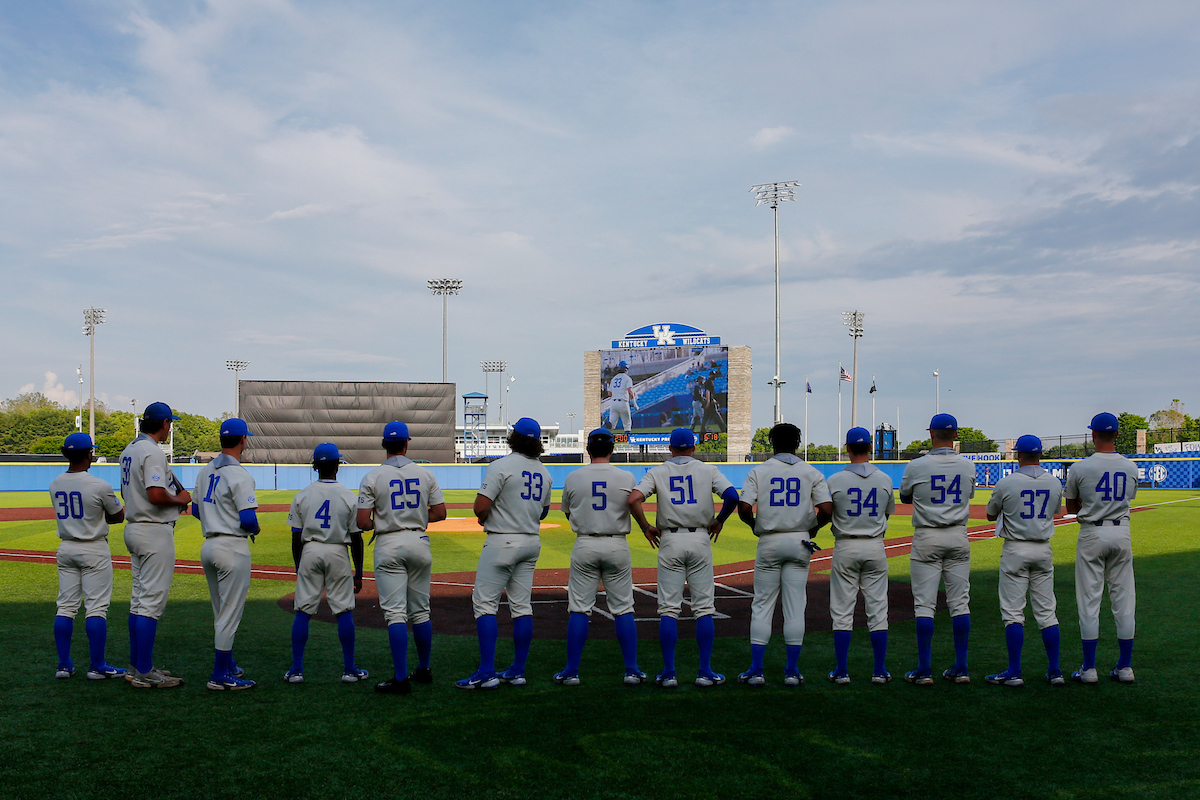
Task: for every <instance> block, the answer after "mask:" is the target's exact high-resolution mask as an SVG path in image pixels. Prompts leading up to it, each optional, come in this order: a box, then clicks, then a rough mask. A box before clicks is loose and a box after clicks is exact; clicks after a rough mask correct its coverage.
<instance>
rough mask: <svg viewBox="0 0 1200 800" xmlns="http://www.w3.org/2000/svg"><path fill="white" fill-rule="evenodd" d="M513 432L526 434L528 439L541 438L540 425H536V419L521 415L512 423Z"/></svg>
mask: <svg viewBox="0 0 1200 800" xmlns="http://www.w3.org/2000/svg"><path fill="white" fill-rule="evenodd" d="M513 433H519V434H521V435H522V436H528V437H529V438H530V439H540V438H542V426H541V425H538V423H537V420H536V419H530V418H529V417H521V418H520V419H519V420H517V421H516V422H514V423H513Z"/></svg>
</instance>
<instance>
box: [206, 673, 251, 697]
mask: <svg viewBox="0 0 1200 800" xmlns="http://www.w3.org/2000/svg"><path fill="white" fill-rule="evenodd" d="M206 686H208V688H209V689H212V690H213V691H214V692H238V691H241V690H242V689H253V688H254V681H248V680H245V679H243V678H235V677H234V676H233V673H231V672H226V673H225V674H224V675H221V676H220V677H217V676H215V675H214V676H213V677H210V678H209V679H208V683H207V684H206Z"/></svg>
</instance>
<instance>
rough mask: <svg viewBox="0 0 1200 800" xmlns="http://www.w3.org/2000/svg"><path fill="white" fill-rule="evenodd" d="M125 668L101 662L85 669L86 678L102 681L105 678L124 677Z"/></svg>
mask: <svg viewBox="0 0 1200 800" xmlns="http://www.w3.org/2000/svg"><path fill="white" fill-rule="evenodd" d="M124 677H125V670H123V669H121V668H120V667H114V666H111V665H109V664H102V665H100V666H99V667H92V668H91V669H89V670H88V671H87V679H88V680H89V681H102V680H105V679H106V678H124Z"/></svg>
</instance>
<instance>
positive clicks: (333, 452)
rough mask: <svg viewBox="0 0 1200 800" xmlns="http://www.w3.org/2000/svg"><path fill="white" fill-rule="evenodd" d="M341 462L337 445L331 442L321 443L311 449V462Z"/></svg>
mask: <svg viewBox="0 0 1200 800" xmlns="http://www.w3.org/2000/svg"><path fill="white" fill-rule="evenodd" d="M341 460H342V454H341V453H339V452H338V449H337V445H336V444H334V443H333V442H322V443H321V444H319V445H317V446H316V447H314V448H313V461H324V462H327V461H332V462H335V463H336V462H338V461H341Z"/></svg>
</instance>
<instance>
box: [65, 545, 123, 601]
mask: <svg viewBox="0 0 1200 800" xmlns="http://www.w3.org/2000/svg"><path fill="white" fill-rule="evenodd" d="M56 561H57V563H58V616H60V617H71V618H72V619H74V617H75V615H76V614H78V613H79V606H80V604H81V603H82V605H83V608H84V612H85V614H84V615H85V616H88V617H101V618H104V617H107V616H108V604H109V602H110V601H111V600H112V588H113V567H112V556H111V555H109V552H108V540H106V539H97V540H96V541H92V542H77V541H75V540H74V539H64V540H63V541H61V542H59V545H58V556H57V558H56Z"/></svg>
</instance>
